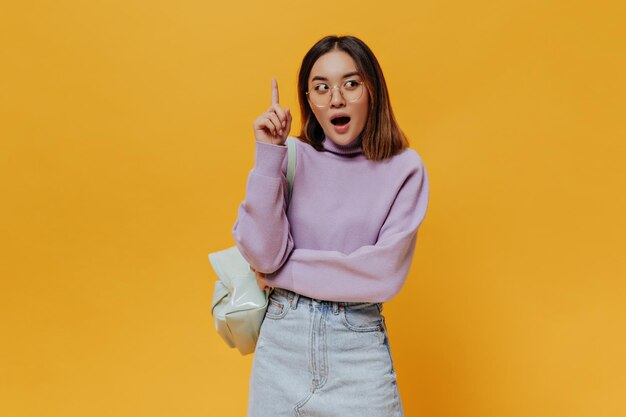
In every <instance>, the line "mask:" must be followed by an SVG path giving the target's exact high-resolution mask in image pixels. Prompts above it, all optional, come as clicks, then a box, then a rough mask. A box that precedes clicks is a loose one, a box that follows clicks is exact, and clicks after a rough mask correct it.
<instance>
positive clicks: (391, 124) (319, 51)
mask: <svg viewBox="0 0 626 417" xmlns="http://www.w3.org/2000/svg"><path fill="white" fill-rule="evenodd" d="M333 50H341V51H344V52H346V53H348V54H349V55H350V56H351V57H352V59H354V62H355V63H356V67H357V71H358V72H359V74H360V75H361V77H362V78H363V81H364V82H365V86H366V87H367V88H366V90H367V93H368V95H369V108H368V115H367V122H366V123H365V127H364V128H363V131H362V132H361V135H362V147H363V154H364V155H365V157H366V158H367V159H371V160H381V159H385V158H389V157H391V156H393V155H396V154H398V153H400V152H401V151H402V150H404V149H405V148H407V147H408V146H409V142H408V139H407V137H406V135H405V134H404V133H403V132H402V130H401V129H400V127H399V126H398V123H397V122H396V119H395V117H394V115H393V111H392V110H391V103H390V101H389V93H388V91H387V84H386V83H385V77H384V76H383V71H382V69H381V68H380V65H379V64H378V60H377V59H376V57H375V56H374V53H373V52H372V51H371V49H370V48H369V47H368V46H367V45H366V44H365V43H364V42H363V41H362V40H360V39H358V38H356V37H354V36H332V35H331V36H326V37H324V38H322V39H320V40H319V41H317V43H316V44H315V45H313V47H311V49H309V51H308V52H307V53H306V55H305V56H304V58H303V59H302V65H300V70H299V72H298V99H299V101H300V114H301V118H302V129H301V131H300V135H299V136H298V138H299V139H300V140H302V141H303V142H306V143H309V144H310V145H311V146H313V147H314V148H315V149H317V150H318V151H321V150H322V149H323V146H322V142H323V140H324V130H323V129H322V126H321V125H320V124H319V122H318V121H317V119H316V118H315V115H314V114H313V111H312V110H311V107H310V104H309V102H308V99H307V95H306V91H307V90H308V84H309V76H310V74H311V68H313V65H314V64H315V62H316V61H317V59H318V58H319V57H321V56H322V55H324V54H325V53H327V52H331V51H333Z"/></svg>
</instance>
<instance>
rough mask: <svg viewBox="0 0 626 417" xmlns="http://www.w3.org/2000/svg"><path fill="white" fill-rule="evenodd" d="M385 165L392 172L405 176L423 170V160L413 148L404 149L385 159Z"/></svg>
mask: <svg viewBox="0 0 626 417" xmlns="http://www.w3.org/2000/svg"><path fill="white" fill-rule="evenodd" d="M385 161H386V163H387V164H389V166H390V167H392V168H393V169H394V170H397V171H398V172H403V173H405V174H407V175H410V174H413V173H416V172H421V171H424V170H425V167H424V160H423V159H422V157H421V155H420V154H419V153H418V152H417V151H416V150H415V149H413V148H409V147H407V148H405V149H404V150H402V151H401V152H400V153H398V154H396V155H394V156H392V157H390V158H387V159H386V160H385Z"/></svg>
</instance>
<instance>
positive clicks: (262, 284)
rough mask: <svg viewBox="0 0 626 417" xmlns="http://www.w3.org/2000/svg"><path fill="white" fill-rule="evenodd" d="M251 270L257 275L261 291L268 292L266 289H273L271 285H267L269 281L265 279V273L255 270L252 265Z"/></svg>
mask: <svg viewBox="0 0 626 417" xmlns="http://www.w3.org/2000/svg"><path fill="white" fill-rule="evenodd" d="M250 269H251V270H252V272H254V274H255V275H256V283H257V285H258V286H259V288H260V289H262V290H266V289H271V288H272V287H270V286H269V285H267V280H266V279H265V274H264V273H263V272H259V271H257V270H256V269H254V268H253V267H252V265H250Z"/></svg>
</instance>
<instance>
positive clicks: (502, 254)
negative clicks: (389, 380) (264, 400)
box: [0, 0, 626, 417]
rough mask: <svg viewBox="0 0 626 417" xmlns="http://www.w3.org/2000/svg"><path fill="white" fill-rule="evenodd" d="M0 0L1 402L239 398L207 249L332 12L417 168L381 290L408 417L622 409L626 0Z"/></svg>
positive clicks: (183, 405) (240, 376) (94, 408)
mask: <svg viewBox="0 0 626 417" xmlns="http://www.w3.org/2000/svg"><path fill="white" fill-rule="evenodd" d="M5 3H7V4H3V5H2V6H1V7H0V45H1V47H0V140H1V142H0V175H1V178H2V180H1V181H0V192H1V196H2V203H1V204H0V219H1V221H0V235H1V236H2V238H1V240H0V245H2V247H1V248H0V257H1V258H0V300H1V302H0V335H1V336H0V339H1V341H0V415H2V416H7V417H9V416H11V417H22V416H33V417H41V416H59V417H61V416H62V417H70V416H92V417H98V416H116V417H123V416H128V417H136V416H150V417H159V416H164V417H171V416H185V417H193V416H209V415H221V416H243V415H244V414H245V408H246V399H247V389H248V374H249V371H250V366H251V361H252V356H247V357H241V356H239V354H238V353H237V352H236V351H234V350H229V349H227V348H226V346H225V345H224V344H223V342H222V340H221V339H219V337H218V336H217V333H216V332H215V331H214V329H213V328H212V321H211V316H210V312H209V305H210V298H211V294H212V289H213V281H214V279H215V277H214V276H213V275H212V273H211V269H210V266H209V263H208V260H207V258H206V255H207V253H208V252H210V251H214V250H217V249H220V248H225V247H227V246H230V245H231V244H232V236H231V234H230V231H231V228H232V225H233V223H234V221H235V216H236V210H237V207H238V205H239V203H240V202H241V200H242V199H243V197H244V187H245V181H246V177H247V174H248V171H249V170H250V169H251V167H252V163H253V151H254V146H253V144H254V136H253V132H252V122H253V120H254V119H255V118H256V117H257V116H258V115H259V114H261V113H262V112H264V111H265V110H266V108H267V106H268V105H269V99H270V80H271V77H272V76H275V77H276V78H277V79H278V82H279V86H280V92H281V104H282V105H283V106H290V107H291V108H292V109H296V108H297V99H296V93H295V83H296V79H295V77H296V72H297V70H298V66H299V64H300V61H301V59H302V57H303V55H304V53H305V52H306V51H307V50H308V48H309V47H310V46H312V45H313V43H314V42H315V41H317V40H318V39H319V38H321V37H322V36H324V35H326V34H331V33H334V34H354V35H357V36H359V37H361V38H362V39H363V40H364V41H365V42H366V43H368V44H369V45H370V47H371V48H372V49H373V51H374V52H375V53H376V55H377V56H378V58H379V60H380V62H381V65H382V67H383V70H384V72H385V76H386V78H387V81H388V85H389V88H390V93H391V98H392V103H393V107H394V111H395V112H396V115H397V118H398V120H399V123H400V126H401V127H402V129H403V130H404V131H405V132H406V133H407V134H408V135H409V137H410V140H411V145H412V147H413V148H414V149H416V150H417V151H418V152H419V153H420V154H421V155H422V157H423V159H424V161H425V163H426V165H427V168H428V170H429V176H430V181H431V201H430V207H429V212H428V214H427V217H426V220H425V222H424V224H423V227H422V228H421V230H420V237H419V239H418V240H419V242H418V245H417V248H416V255H415V262H414V264H413V268H412V271H411V275H410V276H409V278H408V281H407V283H406V285H405V287H404V289H403V291H402V292H401V293H400V295H398V296H397V297H396V298H395V299H394V300H392V301H391V302H389V303H387V305H386V306H385V312H384V313H385V315H386V318H387V323H388V325H389V332H390V340H391V347H392V351H393V353H394V357H395V363H396V368H397V372H398V379H399V386H400V390H401V394H402V396H403V400H404V404H405V411H406V415H407V417H409V416H415V417H418V416H419V417H439V416H441V417H444V416H445V417H488V416H494V417H552V416H568V417H582V416H585V417H600V416H607V417H609V416H610V417H614V416H619V415H626V400H625V399H624V395H623V394H624V387H625V386H626V360H625V359H624V351H625V348H626V340H625V339H626V336H625V332H624V328H626V307H625V306H624V304H625V300H626V283H625V282H624V278H625V277H626V262H625V260H624V259H625V256H624V253H625V249H626V244H625V239H624V236H625V234H626V221H625V220H624V219H625V216H624V213H625V212H626V197H625V193H624V189H625V188H626V187H625V185H626V169H625V168H624V166H625V164H624V160H625V159H626V152H625V151H626V149H625V144H624V139H626V130H625V128H624V103H625V101H626V100H625V99H626V94H625V92H626V91H625V90H626V82H625V79H624V74H625V73H626V62H625V60H624V45H625V40H626V37H625V36H624V35H625V31H624V29H623V27H624V26H623V22H624V19H623V16H624V11H625V10H624V5H623V2H620V1H613V2H610V1H604V2H602V1H601V2H595V3H594V2H591V1H588V2H582V1H541V2H539V1H532V2H531V1H502V2H493V1H489V2H487V1H474V2H471V4H470V3H469V2H465V1H422V2H418V3H415V2H412V1H404V2H392V3H382V5H381V3H380V2H379V1H366V2H364V1H350V0H349V1H344V2H335V1H326V0H321V1H318V2H315V3H300V2H293V1H274V2H264V3H262V2H250V3H249V4H242V3H241V2H219V3H217V4H212V3H210V2H198V1H182V2H156V3H155V2H140V1H119V0H116V1H107V2H79V1H70V0H61V1H58V2H43V1H38V2H5ZM620 16H621V17H620ZM299 123H300V120H299V118H296V120H295V121H294V129H293V130H292V134H296V133H297V132H298V128H299ZM220 379H221V381H219V380H220Z"/></svg>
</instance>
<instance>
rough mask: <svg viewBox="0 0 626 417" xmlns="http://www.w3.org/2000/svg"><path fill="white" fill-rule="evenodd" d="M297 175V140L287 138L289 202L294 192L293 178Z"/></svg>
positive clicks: (291, 137) (290, 137)
mask: <svg viewBox="0 0 626 417" xmlns="http://www.w3.org/2000/svg"><path fill="white" fill-rule="evenodd" d="M295 174H296V138H294V137H293V136H289V137H288V138H287V183H289V201H291V191H292V190H293V177H294V175H295Z"/></svg>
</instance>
